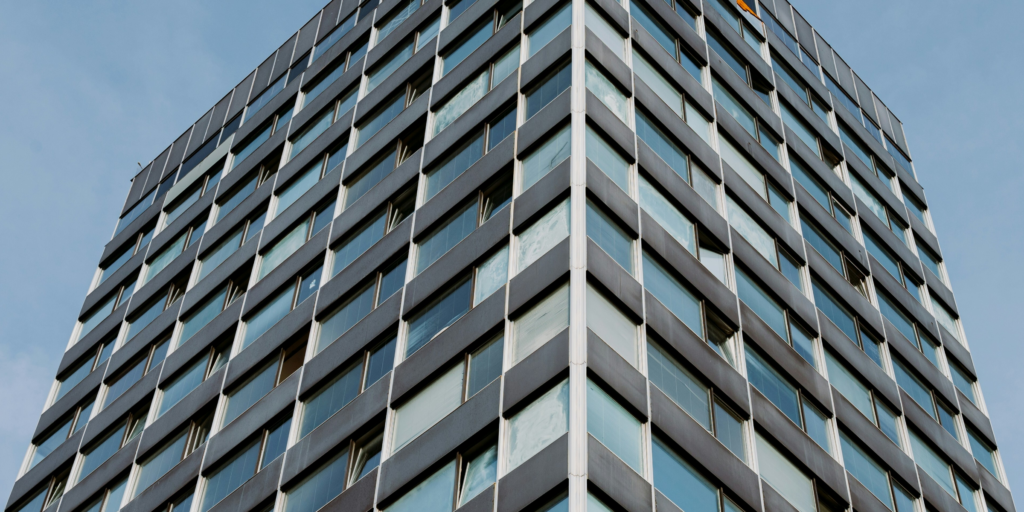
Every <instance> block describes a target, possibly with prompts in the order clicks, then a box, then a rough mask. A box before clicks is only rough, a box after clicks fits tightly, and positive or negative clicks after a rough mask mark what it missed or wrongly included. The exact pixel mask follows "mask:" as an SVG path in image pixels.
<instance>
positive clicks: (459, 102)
mask: <svg viewBox="0 0 1024 512" xmlns="http://www.w3.org/2000/svg"><path fill="white" fill-rule="evenodd" d="M463 1H468V0H463ZM490 75H491V73H490V70H487V69H485V70H484V71H483V72H482V73H480V74H479V75H477V77H476V78H474V79H473V80H472V81H471V82H469V83H468V84H466V86H465V87H463V88H462V90H461V91H459V92H457V93H455V96H452V98H451V99H449V100H448V101H446V102H445V103H444V105H442V106H441V108H439V109H437V112H436V113H435V114H434V135H435V136H436V135H437V134H438V133H441V130H444V129H445V128H447V127H448V126H450V125H451V124H452V123H453V122H455V120H456V119H458V118H459V116H461V115H462V114H464V113H465V112H466V111H467V110H469V109H470V107H472V106H473V105H475V104H476V102H478V101H480V98H483V97H484V95H485V94H487V91H488V90H489V86H490Z"/></svg>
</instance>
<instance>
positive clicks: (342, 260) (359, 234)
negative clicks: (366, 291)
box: [331, 214, 387, 277]
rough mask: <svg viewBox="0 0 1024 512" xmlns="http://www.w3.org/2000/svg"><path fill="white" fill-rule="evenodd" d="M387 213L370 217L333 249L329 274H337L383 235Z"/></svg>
mask: <svg viewBox="0 0 1024 512" xmlns="http://www.w3.org/2000/svg"><path fill="white" fill-rule="evenodd" d="M386 221H387V215H385V214H381V215H380V216H379V217H377V218H372V219H371V220H370V221H369V222H368V223H367V224H365V225H364V226H363V227H362V228H359V229H358V230H357V231H355V233H353V234H352V235H349V236H348V237H347V238H346V239H345V240H344V241H343V242H342V243H341V244H340V245H339V246H338V248H337V249H335V250H334V269H333V271H332V272H331V276H332V277H333V276H336V275H338V272H341V271H342V270H343V269H344V268H345V267H347V266H348V265H349V264H350V263H352V262H353V261H355V259H356V258H357V257H359V256H360V255H362V254H363V253H364V252H366V250H367V249H369V248H370V247H371V246H373V244H375V243H377V241H379V240H380V239H381V238H383V237H384V229H385V226H386V224H387V222H386Z"/></svg>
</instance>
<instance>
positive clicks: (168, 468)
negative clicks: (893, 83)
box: [5, 0, 1014, 512]
mask: <svg viewBox="0 0 1024 512" xmlns="http://www.w3.org/2000/svg"><path fill="white" fill-rule="evenodd" d="M749 6H750V7H751V8H753V9H754V10H756V11H757V16H759V17H756V16H754V15H753V14H752V13H749V12H745V11H743V10H741V8H743V7H746V4H743V2H742V1H741V2H735V3H734V2H733V1H732V0H703V1H699V0H630V1H629V2H625V1H624V0H623V2H622V3H616V2H615V1H613V0H572V1H571V2H570V1H566V0H533V1H532V2H529V3H528V4H527V5H523V2H521V1H518V0H509V1H498V0H475V1H474V0H456V1H454V2H451V3H444V2H443V0H427V1H425V2H421V1H420V0H385V1H383V2H380V3H378V0H369V1H367V2H366V3H363V4H362V5H359V4H358V2H357V1H356V0H334V1H332V2H331V3H330V4H329V5H327V6H326V7H325V8H324V9H323V10H322V11H320V12H319V13H317V14H316V15H315V16H313V18H312V19H311V20H310V21H309V22H308V23H307V24H306V25H305V26H303V27H302V28H301V29H300V30H298V32H296V33H295V34H294V35H293V36H292V37H291V38H289V39H288V41H287V42H285V43H284V44H283V45H282V46H281V47H280V48H279V49H278V50H276V51H274V52H273V53H272V54H271V55H270V57H268V58H267V59H266V60H265V61H264V62H263V63H262V64H260V65H259V66H258V67H257V68H256V69H255V70H253V71H252V72H251V73H250V74H249V75H248V76H247V77H245V79H244V80H242V81H241V83H239V84H238V85H237V86H236V87H235V88H234V89H232V90H231V91H230V92H228V94H227V95H226V96H224V98H223V99H222V100H221V101H220V102H218V103H217V104H216V105H215V106H214V107H213V108H211V109H210V110H209V111H208V112H206V113H205V114H203V115H202V116H201V117H200V118H199V120H198V121H197V122H196V123H195V124H194V125H193V126H191V127H189V128H188V129H187V130H185V132H184V133H183V134H182V135H181V136H180V137H178V139H177V140H175V141H174V142H173V143H172V144H171V145H170V146H168V148H167V149H166V150H164V151H163V152H162V153H160V155H158V156H157V157H156V158H155V159H154V160H153V161H152V162H150V163H149V164H148V165H147V166H146V167H145V169H144V170H143V171H142V172H141V173H139V174H138V176H136V177H135V179H134V180H133V182H132V186H131V190H130V191H129V193H128V198H127V200H126V202H125V206H124V208H123V214H122V215H121V218H120V220H119V221H118V222H117V226H116V228H115V229H114V232H113V236H112V238H111V240H110V241H109V242H108V243H107V244H106V246H105V249H104V251H103V254H102V256H101V257H100V258H99V262H98V268H97V270H96V274H95V278H94V280H93V283H92V285H91V287H90V290H89V292H88V293H87V295H86V299H85V304H84V305H83V306H82V310H81V314H80V315H79V317H78V321H77V324H76V326H75V327H74V329H73V332H72V334H71V336H70V340H69V343H68V347H67V350H66V352H65V354H64V357H63V359H62V361H61V363H60V369H59V371H58V373H57V375H56V379H55V381H54V384H53V389H52V391H51V393H50V396H49V399H48V401H47V403H46V404H45V408H44V410H43V413H42V416H41V418H40V420H39V423H38V426H37V427H36V430H35V434H34V435H33V437H32V445H31V446H30V447H29V450H28V453H27V454H26V457H25V460H24V462H23V466H22V469H21V471H20V473H19V475H20V476H19V478H18V480H17V482H16V483H15V485H14V490H13V493H12V494H11V496H10V498H9V500H8V503H7V506H6V509H5V510H7V511H10V512H43V511H46V512H114V511H117V510H118V509H119V508H120V509H124V510H130V511H131V512H154V511H165V512H173V511H179V512H187V511H191V512H208V511H218V512H220V511H230V512H248V511H255V512H265V511H271V510H275V511H278V512H314V511H316V510H318V509H320V508H324V510H339V511H351V512H369V511H371V510H381V511H387V512H407V511H416V512H451V511H453V510H454V509H456V508H459V509H460V510H465V511H473V512H476V511H496V512H518V511H520V510H524V511H525V510H529V511H547V510H562V511H565V510H573V511H582V510H584V509H587V510H590V511H591V512H593V511H594V510H598V511H600V510H626V511H630V512H635V511H650V510H654V509H657V510H658V512H670V511H679V510H682V511H685V512H733V511H748V512H761V511H772V512H774V511H782V510H797V511H800V512H838V511H844V510H856V511H858V512H869V511H885V510H889V511H893V512H911V511H918V512H923V511H926V510H927V511H940V512H955V511H962V510H966V511H968V512H985V511H1003V512H1013V511H1014V505H1013V500H1012V497H1011V495H1010V492H1009V490H1008V488H1007V486H1006V477H1005V473H1004V471H1003V468H1002V466H1001V463H1000V460H999V455H998V450H997V448H996V447H997V443H996V439H995V435H994V434H993V431H992V425H991V422H990V421H989V418H988V416H987V413H986V412H985V411H986V408H985V403H984V399H983V397H982V392H981V389H980V388H979V387H978V384H977V371H976V369H975V366H974V364H973V363H972V358H971V353H970V350H969V348H968V340H967V337H966V334H965V332H964V330H963V327H962V326H961V324H960V320H959V314H958V313H957V305H956V301H955V299H954V297H953V293H952V291H951V288H950V286H949V278H948V276H947V274H946V271H945V269H944V268H943V264H942V256H941V254H942V252H941V250H940V247H939V243H938V240H937V238H936V234H935V231H934V227H933V225H932V222H931V219H930V216H929V213H928V207H927V202H926V200H925V194H924V189H923V188H922V186H921V185H920V184H919V183H918V181H917V178H916V176H917V174H916V172H915V169H914V165H913V164H912V160H911V159H910V156H909V155H910V152H909V149H908V143H907V140H906V138H905V136H904V131H903V125H902V123H901V122H900V121H899V119H898V118H897V117H896V116H895V115H894V114H893V113H892V112H890V111H889V109H888V108H887V107H886V105H885V104H884V103H883V102H882V101H881V100H880V99H879V97H878V96H877V95H876V93H875V92H873V91H872V90H871V89H869V88H868V87H867V85H866V84H865V83H864V81H863V80H861V78H860V77H859V76H858V75H857V74H856V73H855V72H853V71H852V70H851V68H850V66H849V65H848V64H847V63H846V62H845V61H844V60H843V59H842V58H841V57H840V56H839V55H838V54H837V53H836V52H835V51H834V50H833V49H832V48H831V47H830V46H829V45H828V43H826V41H825V40H824V39H823V38H822V36H821V35H820V34H818V33H817V32H816V31H815V30H814V29H813V28H812V27H811V26H810V25H809V24H808V22H807V21H805V20H804V18H803V17H801V15H800V14H799V13H798V12H797V11H796V10H794V9H793V7H792V6H791V5H790V4H788V3H787V2H786V0H762V1H761V2H760V3H754V2H750V3H749ZM923 173H924V174H925V175H927V171H926V170H924V171H923Z"/></svg>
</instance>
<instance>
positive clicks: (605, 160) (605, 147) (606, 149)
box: [586, 125, 629, 194]
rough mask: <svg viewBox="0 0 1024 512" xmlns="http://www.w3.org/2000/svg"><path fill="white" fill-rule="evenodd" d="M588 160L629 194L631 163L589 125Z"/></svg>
mask: <svg viewBox="0 0 1024 512" xmlns="http://www.w3.org/2000/svg"><path fill="white" fill-rule="evenodd" d="M586 143H587V159H589V160H590V161H591V162H593V164H594V165H596V166H597V167H598V168H599V169H601V170H602V171H604V173H605V175H607V176H608V177H609V178H611V180H612V181H613V182H615V184H616V185H618V186H619V188H621V189H622V191H623V192H625V193H626V194H629V162H627V161H626V159H625V158H623V157H622V155H621V154H620V153H619V152H618V151H617V150H615V149H614V148H613V147H612V145H611V144H610V143H608V141H606V140H605V138H604V137H602V136H601V135H600V134H599V133H597V132H596V131H594V129H593V128H591V127H590V125H587V142H586Z"/></svg>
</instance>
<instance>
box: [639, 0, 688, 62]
mask: <svg viewBox="0 0 1024 512" xmlns="http://www.w3.org/2000/svg"><path fill="white" fill-rule="evenodd" d="M629 13H630V14H631V15H632V16H633V18H634V19H636V20H637V22H639V24H640V26H641V27H643V28H644V29H645V30H647V32H649V33H650V34H651V36H653V37H654V39H655V40H656V41H658V43H659V44H660V45H661V47H662V48H664V49H665V51H666V52H668V54H669V55H671V56H672V58H673V59H675V58H676V39H675V37H673V36H671V35H669V31H668V30H666V29H665V27H664V26H662V24H661V23H660V22H659V21H657V18H656V17H654V16H651V15H650V13H648V12H647V9H644V8H643V7H641V6H640V5H638V4H637V3H636V2H634V1H633V0H630V2H629ZM698 81H699V78H698Z"/></svg>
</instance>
